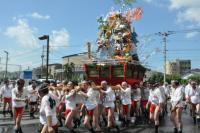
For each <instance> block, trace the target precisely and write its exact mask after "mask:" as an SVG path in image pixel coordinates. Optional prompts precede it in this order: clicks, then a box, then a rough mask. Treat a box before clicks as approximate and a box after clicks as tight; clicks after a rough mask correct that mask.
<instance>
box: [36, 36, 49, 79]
mask: <svg viewBox="0 0 200 133" xmlns="http://www.w3.org/2000/svg"><path fill="white" fill-rule="evenodd" d="M38 39H39V40H47V62H46V67H47V70H46V80H48V68H49V67H48V66H49V35H43V36H41V37H39V38H38Z"/></svg>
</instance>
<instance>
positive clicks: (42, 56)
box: [41, 45, 44, 78]
mask: <svg viewBox="0 0 200 133" xmlns="http://www.w3.org/2000/svg"><path fill="white" fill-rule="evenodd" d="M41 58H42V67H41V78H42V76H43V61H44V45H43V47H42V55H41Z"/></svg>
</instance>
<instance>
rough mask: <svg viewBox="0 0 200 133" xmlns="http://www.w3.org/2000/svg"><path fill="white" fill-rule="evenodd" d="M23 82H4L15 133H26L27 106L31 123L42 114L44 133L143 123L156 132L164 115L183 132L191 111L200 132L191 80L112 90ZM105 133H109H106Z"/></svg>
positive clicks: (88, 84)
mask: <svg viewBox="0 0 200 133" xmlns="http://www.w3.org/2000/svg"><path fill="white" fill-rule="evenodd" d="M24 84H25V81H24V80H23V79H19V80H18V81H17V83H16V85H13V84H10V83H9V80H5V81H4V86H3V87H2V88H1V89H0V98H1V101H2V102H3V115H4V117H5V116H6V115H7V114H8V113H9V114H10V116H11V117H13V118H14V121H15V133H23V131H22V128H21V124H20V123H21V118H22V114H23V112H24V110H25V109H26V108H27V107H28V109H29V110H28V111H29V113H30V118H32V119H34V118H35V113H38V112H39V119H40V121H39V122H40V125H41V128H40V129H39V132H40V133H57V132H58V127H62V126H65V127H67V128H68V129H69V131H70V132H71V133H75V132H76V131H75V129H76V128H79V127H80V126H82V125H83V126H84V127H85V128H87V129H88V131H89V132H92V133H95V132H105V131H106V132H109V131H110V130H111V129H112V128H115V130H116V131H117V132H120V126H122V127H129V126H130V124H138V123H139V121H143V122H146V123H147V124H152V123H153V124H154V126H155V133H158V128H159V125H160V122H161V120H162V119H163V118H164V117H165V116H164V115H165V114H166V113H169V112H170V114H171V115H170V120H171V122H172V123H173V126H174V130H173V132H174V133H182V129H183V124H182V112H183V110H184V109H187V108H189V110H190V115H191V117H192V118H193V120H194V124H198V126H199V127H200V87H199V85H198V84H197V83H196V82H195V81H192V80H189V81H188V84H187V85H181V84H180V83H179V82H178V81H175V80H173V81H171V84H167V83H165V84H160V83H155V82H144V83H140V84H135V85H129V84H128V83H127V82H122V83H121V84H118V85H115V86H112V85H109V83H107V82H106V81H102V82H101V84H100V85H96V84H95V83H94V82H93V81H86V80H84V81H81V82H80V83H78V82H73V81H63V82H59V83H56V82H49V81H45V82H44V83H42V84H40V85H38V83H37V82H36V81H34V80H33V81H31V82H30V83H29V85H28V86H27V87H24ZM104 129H105V130H104Z"/></svg>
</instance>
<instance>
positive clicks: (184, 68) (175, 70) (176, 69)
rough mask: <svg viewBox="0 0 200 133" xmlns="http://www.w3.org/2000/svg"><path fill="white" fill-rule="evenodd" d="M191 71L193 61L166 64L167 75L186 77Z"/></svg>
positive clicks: (177, 60) (177, 61)
mask: <svg viewBox="0 0 200 133" xmlns="http://www.w3.org/2000/svg"><path fill="white" fill-rule="evenodd" d="M190 70H191V60H180V59H176V60H175V61H167V62H166V74H169V75H171V74H178V75H184V74H185V73H187V72H188V71H190Z"/></svg>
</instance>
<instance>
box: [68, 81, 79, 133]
mask: <svg viewBox="0 0 200 133" xmlns="http://www.w3.org/2000/svg"><path fill="white" fill-rule="evenodd" d="M78 90H79V88H75V86H74V84H73V82H71V81H69V82H68V83H67V88H66V92H65V107H66V110H65V125H66V126H67V128H68V129H69V130H70V132H71V133H74V132H75V131H74V129H73V128H72V120H73V118H74V117H75V116H76V113H77V107H76V106H77V104H78V102H80V96H79V95H78V94H77V92H78Z"/></svg>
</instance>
